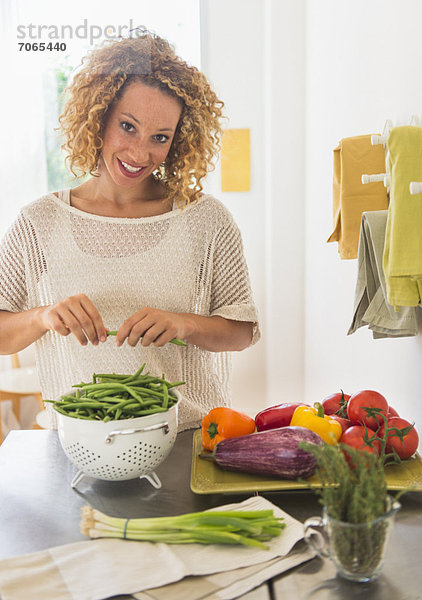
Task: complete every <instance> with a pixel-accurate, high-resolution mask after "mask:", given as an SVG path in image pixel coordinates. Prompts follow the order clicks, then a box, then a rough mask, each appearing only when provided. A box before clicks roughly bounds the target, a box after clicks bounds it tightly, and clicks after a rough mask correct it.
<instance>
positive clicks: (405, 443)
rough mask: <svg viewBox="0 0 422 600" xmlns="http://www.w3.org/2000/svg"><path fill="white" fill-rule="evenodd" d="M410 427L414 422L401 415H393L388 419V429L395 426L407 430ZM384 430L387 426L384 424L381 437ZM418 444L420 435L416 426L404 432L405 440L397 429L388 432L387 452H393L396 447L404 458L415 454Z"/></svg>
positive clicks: (380, 431) (380, 433) (380, 432)
mask: <svg viewBox="0 0 422 600" xmlns="http://www.w3.org/2000/svg"><path fill="white" fill-rule="evenodd" d="M408 427H412V423H409V421H406V419H402V418H400V417H391V418H389V419H388V420H387V429H391V428H394V429H398V430H400V431H402V430H406V428H408ZM384 431H385V428H384V425H382V426H381V428H380V430H379V433H378V435H379V437H383V436H384ZM418 445H419V436H418V432H417V431H416V429H415V427H414V426H413V427H412V429H410V431H409V432H408V433H405V434H404V436H403V440H401V439H400V436H399V435H398V434H397V431H394V430H393V431H389V432H388V434H387V444H386V450H387V452H392V451H393V449H394V450H395V451H396V452H397V454H398V455H399V456H400V458H402V459H406V458H410V457H411V456H413V455H414V454H415V452H416V450H417V449H418Z"/></svg>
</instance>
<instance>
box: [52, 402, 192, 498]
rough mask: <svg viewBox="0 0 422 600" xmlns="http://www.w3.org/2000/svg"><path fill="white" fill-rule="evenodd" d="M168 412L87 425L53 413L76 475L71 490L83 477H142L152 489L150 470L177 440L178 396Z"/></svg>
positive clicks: (154, 478) (155, 482) (153, 480)
mask: <svg viewBox="0 0 422 600" xmlns="http://www.w3.org/2000/svg"><path fill="white" fill-rule="evenodd" d="M171 394H174V395H175V396H176V398H177V403H176V404H175V405H174V406H172V407H171V408H170V409H169V410H168V411H166V412H161V413H155V414H152V415H146V416H144V417H137V418H135V419H123V420H117V421H108V422H107V423H104V422H103V421H90V420H85V419H76V418H74V417H68V416H66V415H63V414H61V413H57V422H58V432H59V440H60V443H61V445H62V448H63V450H64V452H65V454H66V456H67V457H68V458H69V460H70V461H71V462H72V463H74V464H75V465H76V466H77V468H78V469H79V471H78V472H77V474H76V475H75V477H74V478H73V480H72V482H71V486H72V487H76V485H77V484H78V483H79V482H80V481H81V479H82V478H83V477H84V475H88V476H90V477H95V478H96V479H104V480H107V481H122V480H125V479H136V478H137V477H141V478H142V477H145V478H146V479H147V480H148V481H149V482H150V483H151V485H153V486H154V487H155V488H160V487H161V482H160V480H159V478H158V477H157V475H156V473H155V472H154V469H156V468H157V467H158V465H160V464H161V463H162V462H163V461H164V459H165V458H167V456H168V454H169V453H170V450H171V449H172V447H173V445H174V442H175V441H176V436H177V425H178V419H177V416H178V407H179V403H180V400H181V395H180V393H179V392H178V391H177V390H171Z"/></svg>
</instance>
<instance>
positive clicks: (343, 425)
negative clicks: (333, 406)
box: [330, 415, 352, 433]
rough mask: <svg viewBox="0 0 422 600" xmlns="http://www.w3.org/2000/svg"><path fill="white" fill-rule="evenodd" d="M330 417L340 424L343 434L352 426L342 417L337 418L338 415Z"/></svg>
mask: <svg viewBox="0 0 422 600" xmlns="http://www.w3.org/2000/svg"><path fill="white" fill-rule="evenodd" d="M330 416H331V418H332V419H335V420H336V421H338V422H339V423H340V425H341V428H342V430H343V433H344V432H345V431H346V429H348V428H349V427H351V426H352V424H351V422H350V421H349V419H344V418H343V417H339V416H338V415H330Z"/></svg>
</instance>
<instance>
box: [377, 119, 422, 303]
mask: <svg viewBox="0 0 422 600" xmlns="http://www.w3.org/2000/svg"><path fill="white" fill-rule="evenodd" d="M388 149H389V165H390V206H389V209H388V218H387V228H386V234H385V244H384V255H383V268H384V275H385V280H386V287H387V300H388V302H389V303H390V304H391V305H393V306H395V307H398V306H417V305H418V304H421V297H422V194H415V195H412V194H410V191H409V184H410V182H411V181H422V127H414V126H411V125H409V126H403V127H394V128H393V129H392V130H391V132H390V135H389V138H388Z"/></svg>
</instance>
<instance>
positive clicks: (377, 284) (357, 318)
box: [347, 210, 417, 338]
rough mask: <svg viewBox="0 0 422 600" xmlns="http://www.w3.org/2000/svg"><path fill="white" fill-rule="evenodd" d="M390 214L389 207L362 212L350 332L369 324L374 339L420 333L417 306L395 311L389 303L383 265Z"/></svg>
mask: <svg viewBox="0 0 422 600" xmlns="http://www.w3.org/2000/svg"><path fill="white" fill-rule="evenodd" d="M387 215H388V211H387V210H377V211H372V212H364V213H362V224H361V228H360V235H359V247H358V276H357V282H356V290H355V303H354V310H353V320H352V324H351V325H350V328H349V331H348V332H347V334H348V335H350V334H351V333H354V332H355V331H356V330H357V329H359V327H365V326H366V325H367V326H368V327H369V329H371V330H372V335H373V337H374V338H386V337H405V336H414V335H416V334H417V321H416V309H415V307H408V306H402V307H400V308H399V309H398V310H395V309H394V307H393V306H391V305H390V304H388V302H387V293H386V286H385V277H384V271H383V266H382V258H383V252H384V241H385V230H386V226H387Z"/></svg>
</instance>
